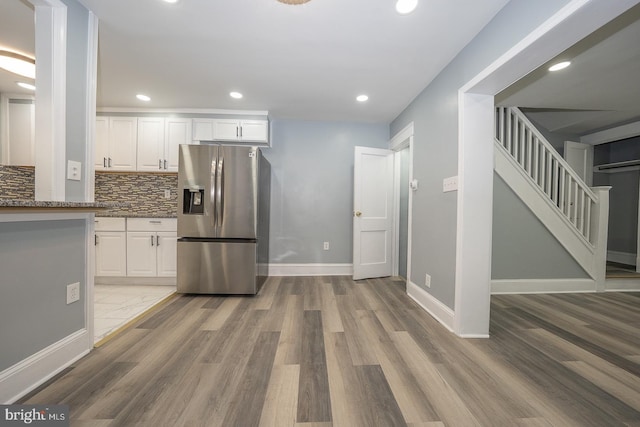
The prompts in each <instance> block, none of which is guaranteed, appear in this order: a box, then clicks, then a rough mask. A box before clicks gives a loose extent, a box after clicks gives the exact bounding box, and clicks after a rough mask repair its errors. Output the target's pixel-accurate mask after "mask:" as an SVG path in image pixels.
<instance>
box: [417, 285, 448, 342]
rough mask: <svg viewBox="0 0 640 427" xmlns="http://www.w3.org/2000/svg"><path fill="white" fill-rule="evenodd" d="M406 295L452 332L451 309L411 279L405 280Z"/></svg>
mask: <svg viewBox="0 0 640 427" xmlns="http://www.w3.org/2000/svg"><path fill="white" fill-rule="evenodd" d="M407 295H409V298H411V299H412V300H414V301H415V302H417V303H418V305H419V306H420V307H422V308H423V309H424V310H425V311H426V312H427V313H429V314H430V315H431V316H432V317H433V318H434V319H436V320H437V321H438V322H440V323H441V324H442V325H443V326H444V327H445V328H447V329H448V330H449V331H451V332H453V318H454V312H453V310H451V309H450V308H449V307H447V306H446V305H444V304H443V303H441V302H440V301H438V300H437V299H435V298H434V297H433V296H431V294H429V293H428V292H427V291H425V290H424V289H422V288H421V287H419V286H418V285H416V284H415V283H413V282H411V281H407Z"/></svg>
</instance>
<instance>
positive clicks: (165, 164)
mask: <svg viewBox="0 0 640 427" xmlns="http://www.w3.org/2000/svg"><path fill="white" fill-rule="evenodd" d="M164 169H165V170H167V159H164Z"/></svg>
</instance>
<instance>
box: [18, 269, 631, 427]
mask: <svg viewBox="0 0 640 427" xmlns="http://www.w3.org/2000/svg"><path fill="white" fill-rule="evenodd" d="M639 331H640V293H625V294H623V293H607V294H575V295H567V294H564V295H514V296H495V297H493V298H492V320H491V338H490V339H474V340H463V339H460V338H457V337H456V336H454V335H453V334H452V333H450V332H449V331H447V330H445V329H444V328H443V327H442V326H441V325H440V324H438V323H437V322H436V321H435V320H434V319H433V318H431V317H430V316H429V315H428V314H427V313H425V312H424V311H423V310H422V309H421V308H419V307H418V306H417V305H416V304H415V303H414V302H413V301H412V300H410V299H409V298H408V297H407V296H406V294H405V293H404V283H403V282H399V281H393V280H391V279H375V280H366V281H358V282H353V281H351V280H350V279H349V278H346V277H315V278H311V277H271V278H269V280H268V281H267V283H266V284H265V286H264V287H263V289H262V291H261V293H260V295H258V296H256V297H216V296H182V297H179V298H177V299H175V300H174V301H173V302H171V303H170V304H168V305H167V306H166V307H164V308H162V309H161V310H160V311H157V312H155V313H153V314H152V315H150V316H149V317H147V318H145V319H142V320H141V321H140V322H139V323H138V324H137V325H135V326H134V327H132V328H131V329H129V330H128V331H126V332H124V333H122V334H121V335H119V336H117V337H116V338H114V339H113V340H112V341H110V342H108V343H106V344H105V345H104V346H102V347H100V348H98V349H96V350H94V351H93V352H92V353H90V354H89V355H88V356H87V357H85V358H83V359H82V360H80V361H79V362H78V363H76V364H75V365H74V366H73V367H71V368H69V369H67V370H66V371H65V372H64V373H63V374H61V375H59V376H58V377H57V378H56V379H55V380H53V381H51V382H49V383H48V384H46V385H45V386H43V387H42V388H40V389H39V390H38V391H36V392H34V393H33V394H32V395H31V396H28V397H27V398H25V399H23V403H43V404H57V403H61V404H67V405H69V406H70V412H71V421H72V422H71V425H78V426H107V425H108V426H134V425H139V426H146V425H148V426H225V427H226V426H233V427H235V426H239V427H247V426H277V427H281V426H306V427H312V426H318V427H320V426H322V427H329V426H348V427H352V426H366V427H369V426H385V427H386V426H404V425H409V426H414V427H417V426H433V427H435V426H456V427H457V426H640V365H639V363H640V333H639Z"/></svg>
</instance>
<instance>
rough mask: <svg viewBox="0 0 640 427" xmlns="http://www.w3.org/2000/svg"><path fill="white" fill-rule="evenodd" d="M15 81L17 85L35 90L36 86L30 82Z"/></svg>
mask: <svg viewBox="0 0 640 427" xmlns="http://www.w3.org/2000/svg"><path fill="white" fill-rule="evenodd" d="M16 83H17V84H18V86H20V87H23V88H25V89H29V90H36V87H35V86H34V85H32V84H29V83H25V82H16Z"/></svg>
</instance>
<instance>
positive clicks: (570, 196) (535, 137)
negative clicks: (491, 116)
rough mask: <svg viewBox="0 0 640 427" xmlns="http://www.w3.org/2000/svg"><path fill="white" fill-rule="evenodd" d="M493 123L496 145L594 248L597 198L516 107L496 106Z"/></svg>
mask: <svg viewBox="0 0 640 427" xmlns="http://www.w3.org/2000/svg"><path fill="white" fill-rule="evenodd" d="M495 122H496V123H495V138H496V141H497V142H498V145H500V146H501V147H502V148H503V149H504V150H505V151H506V152H507V153H508V154H509V156H510V157H511V158H513V160H515V161H516V163H518V164H519V165H520V167H521V168H522V171H524V173H525V174H526V175H527V176H529V178H531V180H532V181H533V183H534V184H535V185H536V186H537V187H538V189H539V190H541V191H542V192H543V193H544V194H545V195H546V197H548V198H549V200H550V201H551V203H552V204H553V205H554V206H555V207H556V208H557V211H558V212H559V213H560V214H561V215H562V216H564V217H565V218H566V220H567V221H568V222H569V223H570V224H571V225H572V226H573V227H574V229H575V231H577V232H578V233H579V234H580V235H581V236H582V237H584V239H585V240H586V242H587V243H589V245H591V246H592V247H594V246H595V234H596V233H594V232H593V230H592V228H593V226H594V225H595V224H593V225H592V220H593V218H592V215H593V214H594V213H595V212H596V204H597V203H598V197H597V196H596V195H595V194H594V192H593V191H592V190H591V189H590V188H589V187H588V186H587V184H585V183H584V181H583V180H582V179H581V178H580V177H579V176H578V175H577V174H576V172H575V171H574V170H573V169H572V168H571V166H569V164H568V163H567V162H566V161H565V160H564V159H563V158H562V156H560V154H558V152H557V151H556V149H555V148H553V146H552V145H551V144H550V143H549V142H548V141H547V140H546V138H545V137H544V136H543V135H542V134H541V133H540V132H539V131H538V130H537V129H536V128H535V126H533V125H532V124H531V122H530V121H529V119H527V117H526V116H525V115H524V114H523V113H522V111H520V110H519V109H518V108H515V107H508V108H506V107H497V108H496V120H495ZM594 222H595V221H594Z"/></svg>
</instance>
